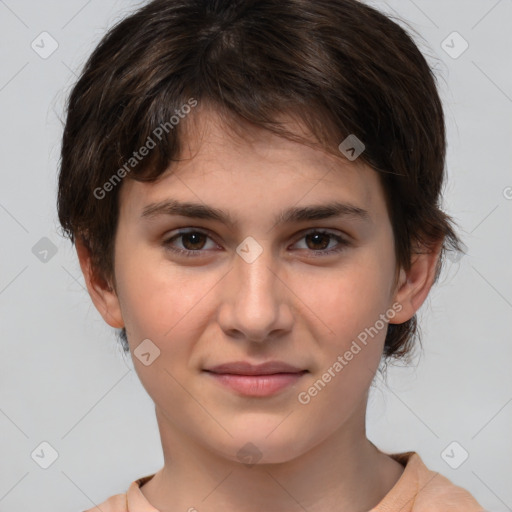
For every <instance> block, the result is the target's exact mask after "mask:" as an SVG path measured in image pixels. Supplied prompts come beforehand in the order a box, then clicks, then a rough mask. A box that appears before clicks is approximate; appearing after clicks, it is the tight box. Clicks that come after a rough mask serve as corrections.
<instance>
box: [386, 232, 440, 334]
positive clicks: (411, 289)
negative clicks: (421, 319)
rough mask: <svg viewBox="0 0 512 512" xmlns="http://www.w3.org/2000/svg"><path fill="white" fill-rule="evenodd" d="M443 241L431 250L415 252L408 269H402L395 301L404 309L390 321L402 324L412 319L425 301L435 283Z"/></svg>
mask: <svg viewBox="0 0 512 512" xmlns="http://www.w3.org/2000/svg"><path fill="white" fill-rule="evenodd" d="M441 248H442V242H439V243H438V244H436V245H435V247H434V248H433V249H431V250H430V251H428V252H427V251H425V252H421V253H416V254H414V256H413V258H412V262H411V267H410V269H409V270H408V271H405V270H404V269H400V278H399V282H398V285H397V289H396V292H395V295H394V301H395V302H398V303H400V304H401V305H402V309H401V310H400V312H399V313H397V314H396V315H395V317H394V318H393V319H392V320H390V323H393V324H401V323H404V322H407V320H410V319H411V318H412V317H413V316H414V314H415V313H416V311H418V309H419V308H420V307H421V305H422V304H423V303H424V302H425V300H426V298H427V296H428V294H429V292H430V289H431V288H432V285H433V284H434V279H435V274H436V270H437V263H438V261H439V255H440V251H441Z"/></svg>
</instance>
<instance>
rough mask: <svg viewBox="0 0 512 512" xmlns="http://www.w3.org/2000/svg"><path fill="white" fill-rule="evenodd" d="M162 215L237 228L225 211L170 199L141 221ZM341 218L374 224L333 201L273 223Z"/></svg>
mask: <svg viewBox="0 0 512 512" xmlns="http://www.w3.org/2000/svg"><path fill="white" fill-rule="evenodd" d="M160 215H180V216H183V217H189V218H193V219H206V220H214V221H218V222H221V223H222V224H224V225H226V226H228V227H229V228H234V227H236V226H237V222H236V221H235V220H234V219H233V217H232V216H231V215H230V214H229V213H227V212H225V211H223V210H219V209H218V208H214V207H212V206H208V205H205V204H200V203H191V202H180V201H177V200H174V199H167V200H165V201H161V202H159V203H151V204H149V205H147V206H145V207H144V209H143V210H142V214H141V218H149V219H151V218H154V217H157V216H160ZM340 217H349V218H354V219H358V220H362V221H364V222H370V221H371V217H370V214H369V212H368V211H367V210H364V209H363V208H360V207H359V206H356V205H353V204H349V203H343V202H339V201H332V202H329V203H325V204H317V205H309V206H300V207H292V208H289V209H287V210H284V211H281V212H280V213H279V214H278V215H277V216H276V218H275V219H274V223H275V224H293V223H298V222H304V221H311V220H323V219H330V218H340ZM275 224H274V225H275Z"/></svg>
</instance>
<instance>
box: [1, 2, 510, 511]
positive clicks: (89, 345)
mask: <svg viewBox="0 0 512 512" xmlns="http://www.w3.org/2000/svg"><path fill="white" fill-rule="evenodd" d="M135 5H136V3H135V2H131V1H120V0H89V1H86V0H68V1H66V2H64V1H57V0H52V1H50V0H45V1H35V0H5V1H3V0H0V29H1V30H0V40H1V44H0V62H1V66H0V108H1V118H0V130H1V132H0V141H1V152H0V157H1V162H0V168H1V178H2V180H1V187H0V230H1V231H0V233H1V240H2V243H1V245H0V329H1V331H0V332H1V344H0V450H1V453H0V512H7V511H9V512H28V511H35V510H37V511H38V512H72V511H80V510H84V509H85V508H90V507H93V506H94V505H95V504H98V503H100V502H101V501H103V500H105V499H106V498H107V497H108V496H110V495H113V494H116V493H119V492H125V491H126V490H127V487H128V484H129V483H130V482H132V481H133V480H134V479H136V478H139V477H141V476H144V475H146V474H150V473H153V472H155V471H156V470H158V469H160V467H161V465H162V464H163V457H162V453H161V448H160V439H159V435H158V430H157V426H156V421H155V417H154V408H153V404H152V402H151V400H150V399H149V397H148V395H147V394H146V392H145V390H144V389H143V388H142V386H141V384H140V383H139V381H138V379H137V376H136V374H135V371H134V370H133V366H132V364H131V361H128V360H127V359H125V358H124V357H123V356H122V354H121V351H120V349H119V347H118V346H117V344H116V340H115V337H114V331H113V330H112V329H111V328H110V327H109V326H108V325H106V324H105V323H104V322H103V320H102V318H101V317H100V315H99V314H98V313H97V311H96V309H95V308H94V306H93V305H92V302H91V301H90V298H89V296H88V294H87V292H86V290H85V287H84V281H83V277H82V275H81V272H80V268H79V265H78V260H77V258H76V253H75V250H74V247H72V245H71V243H70V242H69V241H68V240H66V239H63V238H62V237H61V236H60V235H59V231H58V220H57V214H56V179H57V169H58V159H59V151H60V138H61V135H62V124H61V119H62V118H63V115H64V112H63V107H64V101H65V99H66V96H67V94H68V92H69V90H70V88H71V86H72V84H73V83H74V81H75V80H76V75H77V74H78V72H79V70H80V69H81V67H82V66H83V64H84V62H85V59H86V58H87V57H88V55H89V54H90V52H91V51H92V50H93V48H94V46H95V45H96V44H97V43H98V41H99V39H100V38H101V36H102V35H103V34H104V33H105V31H106V29H107V28H108V27H110V26H111V25H112V24H113V23H114V22H115V21H117V20H118V19H119V18H120V17H121V16H123V15H124V14H126V13H128V12H129V11H130V10H132V9H133V8H134V6H135ZM371 5H373V6H375V7H377V8H379V9H381V10H383V11H385V12H386V13H389V14H391V15H393V16H397V17H400V18H402V19H403V20H404V21H405V22H407V23H408V24H409V25H410V26H411V27H413V28H414V29H415V30H416V31H417V32H418V34H420V35H421V38H422V39H419V38H418V37H417V36H416V35H414V38H415V40H416V41H417V43H418V44H419V46H420V48H421V49H422V51H424V53H425V55H427V58H428V60H429V63H430V64H431V65H432V66H433V67H434V68H435V70H436V73H437V74H438V76H439V83H440V91H441V94H442V98H443V101H444V104H445V112H446V122H447V128H448V143H449V150H448V160H447V170H448V183H447V185H446V188H445V194H444V206H445V208H446V210H447V211H448V213H449V214H450V215H452V216H453V217H454V219H455V220H456V222H457V223H458V225H459V227H460V231H459V232H460V234H461V236H462V238H463V240H464V243H465V244H466V247H467V255H466V256H464V257H462V259H460V260H457V259H456V258H453V261H449V262H448V263H449V265H448V266H447V267H446V270H445V271H444V273H443V275H442V278H441V280H440V282H439V283H438V284H437V285H436V286H435V288H434V289H433V290H432V293H431V295H430V296H429V299H428V300H427V301H426V303H425V304H424V305H423V306H422V308H421V309H420V313H419V320H420V323H421V326H422V333H423V347H424V349H423V352H422V356H421V357H419V358H417V359H416V361H415V363H414V365H412V366H410V367H405V368H400V367H397V368H390V369H389V371H388V383H387V385H386V384H385V383H383V382H380V383H378V385H377V386H376V388H375V389H374V390H373V391H372V394H371V399H370V403H369V410H368V422H367V427H368V436H369V438H370V439H371V440H372V441H373V442H374V443H375V444H376V445H377V446H379V447H380V448H381V449H382V450H385V451H388V452H389V453H391V452H402V451H408V450H414V451H417V452H418V453H419V454H420V456H421V457H422V458H423V460H424V462H425V464H426V465H427V466H428V467H429V468H430V469H432V470H435V471H438V472H440V473H442V474H443V475H445V476H446V477H448V478H449V479H450V480H452V481H453V482H454V483H456V484H458V485H461V486H463V487H465V488H466V489H468V490H469V491H470V492H471V493H472V494H473V495H474V496H475V497H476V498H477V499H478V500H479V501H480V503H481V504H482V505H483V506H484V507H486V508H487V509H488V510H492V511H496V512H504V511H510V510H512V485H511V484H512V441H511V436H510V433H511V431H512V430H511V420H512V372H511V371H510V366H511V363H512V343H511V341H512V340H511V335H510V333H511V318H512V315H511V313H512V287H511V284H512V270H511V265H510V261H511V259H510V254H511V253H512V241H511V220H512V173H511V162H512V138H511V136H512V70H511V56H510V48H511V47H512V35H511V30H510V27H511V26H512V1H511V0H500V1H497V0H455V1H450V2H446V1H444V0H428V1H427V0H415V1H412V0H400V1H399V0H395V1H391V0H390V1H388V2H383V1H375V2H371ZM404 26H405V25H404ZM43 32H47V34H43V35H41V33H43ZM454 32H456V34H454ZM41 38H45V39H44V41H45V44H44V45H43V44H41V43H40V41H41ZM33 41H35V43H34V44H33ZM38 41H39V43H38V44H39V47H38V46H36V44H37V42H38ZM52 45H53V46H52ZM56 45H58V47H56ZM43 46H44V48H43ZM466 46H467V48H466ZM55 48H56V49H55ZM54 49H55V51H53V53H51V55H47V54H45V52H47V53H50V52H51V51H52V50H54ZM43 57H44V58H43ZM44 251H48V252H44ZM42 443H43V444H42ZM453 443H455V444H453ZM43 454H44V455H43ZM447 454H448V455H449V456H448V457H447ZM466 457H467V458H466ZM463 459H465V460H464V461H463V462H461V461H462V460H463ZM45 465H49V467H47V469H45V468H44V467H42V466H45ZM453 466H458V467H457V468H454V467H453Z"/></svg>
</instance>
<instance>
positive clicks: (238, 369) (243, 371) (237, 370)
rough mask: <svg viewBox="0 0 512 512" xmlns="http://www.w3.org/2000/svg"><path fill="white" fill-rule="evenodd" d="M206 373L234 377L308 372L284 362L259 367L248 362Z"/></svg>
mask: <svg viewBox="0 0 512 512" xmlns="http://www.w3.org/2000/svg"><path fill="white" fill-rule="evenodd" d="M206 371H209V372H213V373H229V374H234V375H272V374H275V373H301V372H304V371H306V370H304V369H301V368H297V367H295V366H292V365H290V364H287V363H283V362H282V361H269V362H267V363H262V364H257V365H254V364H251V363H249V362H247V361H235V362H232V363H224V364H220V365H217V366H213V367H211V368H206Z"/></svg>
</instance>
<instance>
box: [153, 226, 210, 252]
mask: <svg viewBox="0 0 512 512" xmlns="http://www.w3.org/2000/svg"><path fill="white" fill-rule="evenodd" d="M209 238H210V237H209V236H208V235H207V234H206V233H203V232H202V231H198V230H194V231H180V232H179V233H177V234H176V235H174V236H172V237H171V238H168V239H167V240H165V241H164V242H163V243H162V245H163V246H164V248H165V249H166V250H168V251H171V252H174V253H176V254H178V255H182V256H201V254H203V253H204V252H205V250H204V249H205V246H206V245H207V240H208V239H209ZM177 241H180V244H181V247H183V249H180V248H179V247H178V248H177V247H175V245H176V242H177Z"/></svg>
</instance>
